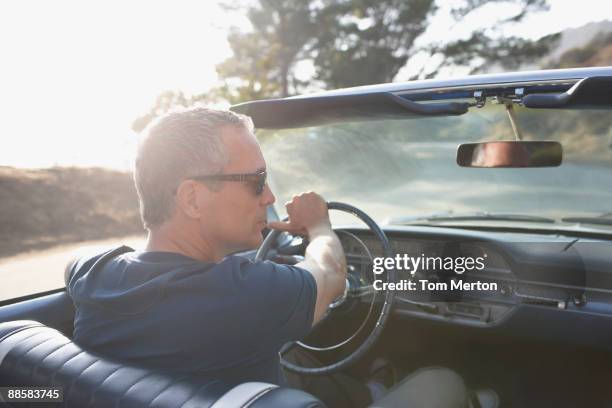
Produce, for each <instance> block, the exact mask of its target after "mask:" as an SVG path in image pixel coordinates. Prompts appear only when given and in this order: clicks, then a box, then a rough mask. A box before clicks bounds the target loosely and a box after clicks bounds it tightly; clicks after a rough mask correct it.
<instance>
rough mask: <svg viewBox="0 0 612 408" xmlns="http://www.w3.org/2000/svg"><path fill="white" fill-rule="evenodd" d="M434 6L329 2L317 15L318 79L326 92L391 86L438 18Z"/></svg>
mask: <svg viewBox="0 0 612 408" xmlns="http://www.w3.org/2000/svg"><path fill="white" fill-rule="evenodd" d="M436 10H437V6H436V5H435V3H434V1H433V0H411V1H406V0H353V1H336V0H328V1H326V2H325V7H324V8H323V9H322V10H320V12H319V13H318V15H317V20H318V25H319V27H321V30H320V31H319V33H318V35H317V38H316V56H315V57H314V65H315V67H316V75H315V77H316V79H318V80H320V81H322V82H323V83H324V84H325V86H326V87H327V88H342V87H350V86H356V85H366V84H374V83H384V82H391V81H393V78H394V77H395V76H396V75H397V73H398V72H399V70H400V69H401V68H402V67H403V66H404V65H406V62H407V61H408V58H409V57H410V56H411V54H412V52H413V44H414V42H415V40H416V39H417V38H418V37H419V36H420V35H422V34H423V33H424V32H425V30H426V29H427V26H428V23H429V19H430V17H431V16H432V15H433V14H434V13H435V12H436Z"/></svg>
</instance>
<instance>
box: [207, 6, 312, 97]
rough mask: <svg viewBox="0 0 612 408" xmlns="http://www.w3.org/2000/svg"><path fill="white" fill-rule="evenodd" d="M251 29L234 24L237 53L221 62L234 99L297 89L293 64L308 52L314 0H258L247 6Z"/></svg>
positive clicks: (225, 90) (226, 88)
mask: <svg viewBox="0 0 612 408" xmlns="http://www.w3.org/2000/svg"><path fill="white" fill-rule="evenodd" d="M247 15H248V18H249V20H250V22H251V24H252V26H253V29H252V31H249V32H241V31H239V30H238V29H232V30H231V32H230V34H229V36H228V41H229V43H230V46H231V48H232V51H233V56H232V57H231V58H229V59H227V60H226V61H224V62H223V63H221V64H219V65H218V66H217V73H218V74H219V77H220V78H221V79H222V80H223V81H224V85H223V86H222V88H221V89H222V95H223V96H224V97H225V98H226V99H227V100H228V101H229V102H230V103H234V102H238V101H245V100H252V99H262V98H270V97H285V96H288V95H289V94H291V93H295V92H296V91H297V90H298V89H299V86H300V84H301V83H300V81H299V80H298V79H297V77H296V75H295V70H294V67H295V64H296V62H297V61H298V60H300V59H302V58H304V56H305V55H306V54H307V53H308V49H309V47H310V46H311V45H312V42H313V40H314V36H315V33H316V30H317V27H316V24H315V21H314V11H313V10H312V9H311V2H310V1H303V0H259V1H258V5H257V6H251V7H249V8H248V9H247Z"/></svg>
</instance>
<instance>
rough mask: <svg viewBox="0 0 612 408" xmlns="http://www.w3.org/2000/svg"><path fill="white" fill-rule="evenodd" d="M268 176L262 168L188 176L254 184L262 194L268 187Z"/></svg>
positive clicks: (256, 192) (256, 189)
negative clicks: (241, 171)
mask: <svg viewBox="0 0 612 408" xmlns="http://www.w3.org/2000/svg"><path fill="white" fill-rule="evenodd" d="M267 177H268V173H267V172H266V171H265V170H262V171H260V172H257V173H244V174H210V175H203V176H191V177H188V178H189V179H193V180H198V181H238V182H241V183H248V184H250V185H252V186H253V192H254V193H255V195H261V193H263V191H264V188H265V187H266V178H267Z"/></svg>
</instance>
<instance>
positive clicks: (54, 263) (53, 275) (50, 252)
mask: <svg viewBox="0 0 612 408" xmlns="http://www.w3.org/2000/svg"><path fill="white" fill-rule="evenodd" d="M121 244H124V245H129V246H131V247H132V248H134V249H139V248H142V247H143V246H144V237H143V236H129V237H123V238H112V239H105V240H99V241H87V242H82V243H79V244H70V245H61V246H57V247H53V248H49V249H46V250H43V251H32V252H27V253H24V254H20V255H16V256H12V257H8V258H0V301H2V300H6V299H12V298H15V297H18V296H25V295H29V294H32V293H38V292H44V291H47V290H51V289H57V288H60V287H64V286H65V285H64V268H65V266H66V264H67V263H68V261H69V260H70V259H71V258H72V257H74V256H75V255H76V256H78V255H79V254H82V255H84V254H88V253H96V252H102V251H104V250H105V249H107V248H111V247H113V246H118V245H121Z"/></svg>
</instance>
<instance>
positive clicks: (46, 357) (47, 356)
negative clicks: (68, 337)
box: [41, 341, 71, 363]
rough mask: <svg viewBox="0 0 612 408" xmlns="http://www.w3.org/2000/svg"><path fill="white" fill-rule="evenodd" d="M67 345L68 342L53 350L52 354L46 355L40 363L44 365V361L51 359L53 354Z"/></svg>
mask: <svg viewBox="0 0 612 408" xmlns="http://www.w3.org/2000/svg"><path fill="white" fill-rule="evenodd" d="M69 344H71V342H70V341H68V342H66V343H64V344H62V345H61V346H59V347H58V348H56V349H55V350H53V351H52V352H50V353H49V354H47V355H46V356H45V357H44V358H43V359H42V361H41V363H44V362H45V360H46V359H48V358H49V357H51V356H52V355H53V354H55V353H57V352H58V351H60V350H61V349H63V348H64V347H66V346H68V345H69Z"/></svg>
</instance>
